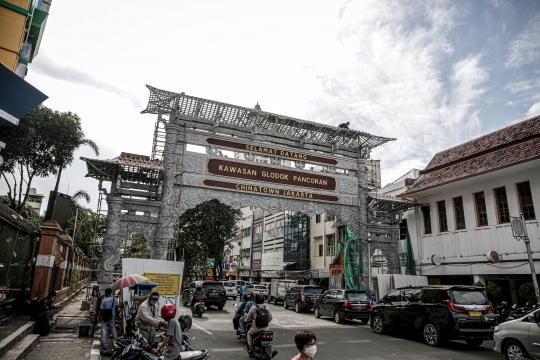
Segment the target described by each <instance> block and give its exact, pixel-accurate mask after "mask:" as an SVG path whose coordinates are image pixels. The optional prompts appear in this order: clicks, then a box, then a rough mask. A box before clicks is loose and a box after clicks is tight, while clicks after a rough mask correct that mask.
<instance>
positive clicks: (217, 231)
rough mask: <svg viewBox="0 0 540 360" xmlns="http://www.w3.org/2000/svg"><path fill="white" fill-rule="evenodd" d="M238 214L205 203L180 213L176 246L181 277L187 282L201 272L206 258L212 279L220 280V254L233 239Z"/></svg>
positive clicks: (214, 203)
mask: <svg viewBox="0 0 540 360" xmlns="http://www.w3.org/2000/svg"><path fill="white" fill-rule="evenodd" d="M241 217H242V213H241V212H240V210H236V209H233V208H232V207H230V206H227V205H225V204H222V203H221V202H219V201H218V200H209V201H207V202H204V203H202V204H199V205H197V206H196V207H195V208H193V209H189V210H187V211H186V212H184V213H183V214H182V215H181V216H180V218H179V220H178V229H179V230H178V231H177V233H176V241H177V243H176V245H177V249H178V250H179V254H180V256H182V252H183V254H184V261H185V267H184V273H185V274H186V276H188V277H189V278H192V277H193V275H195V274H196V273H197V269H202V268H204V262H205V260H206V258H214V259H215V261H214V279H215V280H217V279H218V278H219V277H220V276H221V270H222V269H221V264H222V262H223V250H224V248H225V246H227V245H228V244H229V242H230V241H231V240H232V239H233V238H234V237H235V236H236V234H237V232H238V227H237V226H236V223H237V222H238V221H239V220H240V219H241Z"/></svg>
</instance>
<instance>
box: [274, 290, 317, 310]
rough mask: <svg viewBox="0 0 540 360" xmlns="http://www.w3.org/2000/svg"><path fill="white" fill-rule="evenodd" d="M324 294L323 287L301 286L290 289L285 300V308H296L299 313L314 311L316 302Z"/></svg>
mask: <svg viewBox="0 0 540 360" xmlns="http://www.w3.org/2000/svg"><path fill="white" fill-rule="evenodd" d="M321 294H322V287H320V286H314V285H299V286H294V287H292V288H290V289H289V290H288V291H287V293H286V294H285V297H284V298H283V307H284V308H285V309H288V308H289V306H293V307H294V311H296V312H297V313H298V312H300V311H302V310H304V309H312V308H313V304H314V303H315V300H316V299H317V298H318V297H319V296H320V295H321Z"/></svg>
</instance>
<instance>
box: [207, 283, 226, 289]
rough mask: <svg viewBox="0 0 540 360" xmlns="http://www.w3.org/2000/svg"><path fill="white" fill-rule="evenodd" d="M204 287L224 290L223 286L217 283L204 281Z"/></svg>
mask: <svg viewBox="0 0 540 360" xmlns="http://www.w3.org/2000/svg"><path fill="white" fill-rule="evenodd" d="M202 287H203V289H204V290H223V286H221V284H216V283H204V284H202Z"/></svg>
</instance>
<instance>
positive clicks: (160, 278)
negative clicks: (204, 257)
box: [144, 273, 180, 296]
mask: <svg viewBox="0 0 540 360" xmlns="http://www.w3.org/2000/svg"><path fill="white" fill-rule="evenodd" d="M144 276H146V277H147V278H148V279H149V280H150V281H151V282H155V283H156V284H157V286H156V287H155V288H154V290H155V291H157V292H159V295H161V296H178V295H179V290H180V274H163V273H144Z"/></svg>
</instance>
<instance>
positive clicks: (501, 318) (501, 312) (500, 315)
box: [495, 305, 510, 324]
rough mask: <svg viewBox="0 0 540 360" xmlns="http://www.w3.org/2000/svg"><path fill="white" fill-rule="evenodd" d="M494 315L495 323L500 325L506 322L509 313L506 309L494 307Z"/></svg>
mask: <svg viewBox="0 0 540 360" xmlns="http://www.w3.org/2000/svg"><path fill="white" fill-rule="evenodd" d="M495 315H496V316H497V323H498V324H502V323H503V322H506V321H508V317H509V316H510V312H509V311H508V309H507V308H506V307H504V306H500V305H499V306H496V307H495Z"/></svg>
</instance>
